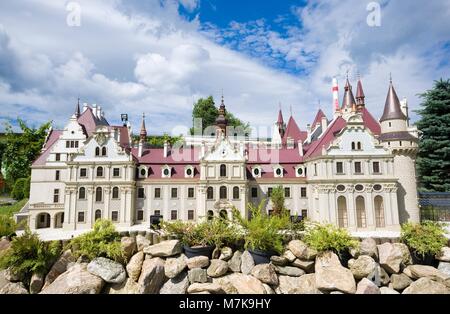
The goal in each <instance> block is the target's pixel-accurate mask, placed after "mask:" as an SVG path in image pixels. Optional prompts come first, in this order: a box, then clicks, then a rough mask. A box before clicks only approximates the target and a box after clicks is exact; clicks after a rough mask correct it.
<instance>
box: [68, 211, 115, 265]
mask: <svg viewBox="0 0 450 314" xmlns="http://www.w3.org/2000/svg"><path fill="white" fill-rule="evenodd" d="M120 239H121V237H120V235H119V233H118V232H117V231H116V228H115V226H114V224H113V223H112V222H111V221H110V220H104V219H99V220H97V221H96V222H95V224H94V228H93V230H92V231H90V232H88V233H85V234H82V235H80V236H78V237H76V238H75V239H73V240H71V241H70V242H69V244H68V248H70V249H72V252H73V254H74V256H75V257H77V258H78V257H80V256H83V257H86V258H88V259H89V260H93V259H94V258H96V257H106V258H110V259H112V260H115V261H117V262H123V261H124V256H123V252H122V249H121V244H120Z"/></svg>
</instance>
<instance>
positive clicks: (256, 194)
mask: <svg viewBox="0 0 450 314" xmlns="http://www.w3.org/2000/svg"><path fill="white" fill-rule="evenodd" d="M257 197H258V188H252V198H257Z"/></svg>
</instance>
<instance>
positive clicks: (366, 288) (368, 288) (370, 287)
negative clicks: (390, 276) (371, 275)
mask: <svg viewBox="0 0 450 314" xmlns="http://www.w3.org/2000/svg"><path fill="white" fill-rule="evenodd" d="M380 293H381V292H380V288H378V286H377V285H376V284H374V283H373V282H372V281H370V280H369V279H367V278H363V279H361V281H360V282H358V285H357V287H356V294H380Z"/></svg>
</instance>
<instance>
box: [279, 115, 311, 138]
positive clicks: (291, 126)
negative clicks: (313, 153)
mask: <svg viewBox="0 0 450 314" xmlns="http://www.w3.org/2000/svg"><path fill="white" fill-rule="evenodd" d="M288 137H290V138H292V139H293V140H294V142H298V141H299V140H301V141H302V142H304V141H305V140H306V138H307V137H308V132H305V131H300V128H299V127H298V125H297V122H295V120H294V118H293V117H292V116H291V117H290V118H289V122H288V125H287V127H286V132H285V133H284V137H283V143H286V142H287V139H288Z"/></svg>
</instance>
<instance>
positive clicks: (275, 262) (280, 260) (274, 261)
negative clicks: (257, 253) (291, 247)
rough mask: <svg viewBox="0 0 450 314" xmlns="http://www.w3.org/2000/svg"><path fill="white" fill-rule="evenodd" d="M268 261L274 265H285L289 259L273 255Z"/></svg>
mask: <svg viewBox="0 0 450 314" xmlns="http://www.w3.org/2000/svg"><path fill="white" fill-rule="evenodd" d="M270 262H271V263H272V264H273V265H276V266H286V265H287V264H288V262H289V261H288V260H287V258H286V257H284V256H277V255H273V256H271V257H270Z"/></svg>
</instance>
